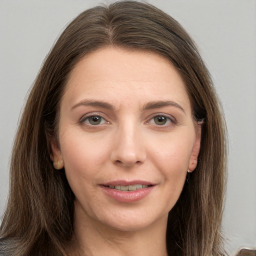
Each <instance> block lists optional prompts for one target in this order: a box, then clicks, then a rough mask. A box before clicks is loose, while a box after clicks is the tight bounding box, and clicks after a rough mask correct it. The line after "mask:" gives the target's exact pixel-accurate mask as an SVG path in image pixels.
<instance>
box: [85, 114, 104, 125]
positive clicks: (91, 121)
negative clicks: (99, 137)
mask: <svg viewBox="0 0 256 256" xmlns="http://www.w3.org/2000/svg"><path fill="white" fill-rule="evenodd" d="M106 122H107V121H106V120H105V119H104V118H103V117H101V116H99V115H93V116H87V117H84V118H82V119H81V123H85V124H87V125H93V126H96V125H102V124H105V123H106Z"/></svg>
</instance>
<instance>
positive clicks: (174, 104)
mask: <svg viewBox="0 0 256 256" xmlns="http://www.w3.org/2000/svg"><path fill="white" fill-rule="evenodd" d="M80 106H93V107H100V108H105V109H109V110H114V109H115V107H114V106H113V105H111V104H109V103H107V102H105V101H97V100H83V101H80V102H78V103H77V104H75V105H74V106H73V107H72V108H71V109H72V110H73V109H75V108H77V107H80ZM168 106H172V107H176V108H178V109H180V110H181V111H182V112H184V113H185V110H184V108H183V107H182V106H181V105H180V104H178V103H177V102H175V101H170V100H168V101H152V102H148V103H146V104H145V105H144V106H143V110H151V109H157V108H162V107H168Z"/></svg>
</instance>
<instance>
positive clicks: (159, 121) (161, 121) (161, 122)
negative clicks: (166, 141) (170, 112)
mask: <svg viewBox="0 0 256 256" xmlns="http://www.w3.org/2000/svg"><path fill="white" fill-rule="evenodd" d="M168 121H169V122H170V118H168V117H166V116H155V117H154V123H155V124H156V125H165V124H166V123H167V122H168Z"/></svg>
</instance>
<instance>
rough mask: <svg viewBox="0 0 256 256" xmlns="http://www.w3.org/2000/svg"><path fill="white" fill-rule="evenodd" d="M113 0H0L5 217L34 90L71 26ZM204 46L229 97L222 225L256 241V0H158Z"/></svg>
mask: <svg viewBox="0 0 256 256" xmlns="http://www.w3.org/2000/svg"><path fill="white" fill-rule="evenodd" d="M110 2H111V1H104V0H103V1H92V0H91V1H87V0H44V1H40V0H1V1H0V216H2V215H3V213H4V209H5V206H6V202H7V197H8V188H9V185H8V184H9V160H10V153H11V148H12V143H13V138H14V135H15V132H16V129H17V124H18V121H19V117H20V114H21V111H22V108H23V106H24V102H25V99H26V97H27V95H28V91H29V89H30V88H31V86H32V84H33V81H34V80H35V78H36V75H37V73H38V71H39V69H40V67H41V64H42V62H43V60H44V58H45V56H46V55H47V53H48V52H49V50H50V48H51V47H52V45H53V43H54V42H55V41H56V39H57V37H58V36H59V35H60V33H61V32H62V31H63V29H64V28H65V26H66V25H67V24H68V23H69V22H70V21H71V20H72V19H73V18H74V17H75V16H76V15H78V14H79V13H80V12H82V11H83V10H85V9H87V8H89V7H92V6H94V5H96V4H102V3H110ZM148 2H149V3H152V4H154V5H156V6H157V7H159V8H160V9H162V10H164V11H165V12H167V13H169V14H170V15H171V16H173V17H174V18H175V19H177V20H178V21H179V22H180V23H181V24H182V25H183V26H184V27H185V29H186V30H187V31H188V32H189V34H190V35H191V36H192V38H193V39H194V40H195V42H196V43H197V45H198V48H199V50H200V52H201V54H202V56H203V59H204V60H205V62H206V65H207V66H208V68H209V70H210V73H211V74H212V78H213V81H214V83H215V86H216V89H217V92H218V94H219V97H220V99H221V101H222V104H223V109H224V114H225V116H226V120H227V128H228V134H229V161H228V184H227V196H226V207H225V212H224V221H223V230H224V234H225V236H226V239H227V240H226V247H227V249H228V250H229V251H230V253H234V251H235V250H237V249H238V248H239V247H241V246H254V247H256V164H255V161H256V128H255V127H256V100H255V99H256V1H255V0H243V1H242V0H186V1H185V0H169V1H168V0H151V1H148Z"/></svg>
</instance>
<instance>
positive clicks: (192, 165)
mask: <svg viewBox="0 0 256 256" xmlns="http://www.w3.org/2000/svg"><path fill="white" fill-rule="evenodd" d="M201 133H202V123H198V124H197V127H196V139H195V142H194V145H193V149H192V154H191V156H190V161H189V167H188V172H193V171H194V170H195V168H196V166H197V162H198V155H199V152H200V146H201Z"/></svg>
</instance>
